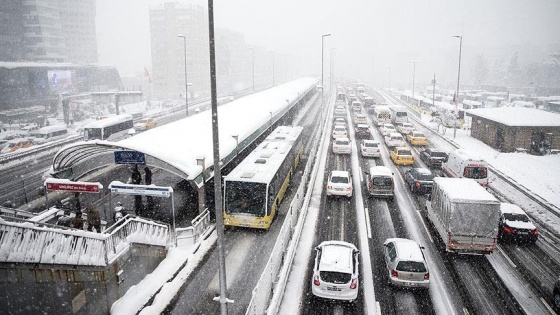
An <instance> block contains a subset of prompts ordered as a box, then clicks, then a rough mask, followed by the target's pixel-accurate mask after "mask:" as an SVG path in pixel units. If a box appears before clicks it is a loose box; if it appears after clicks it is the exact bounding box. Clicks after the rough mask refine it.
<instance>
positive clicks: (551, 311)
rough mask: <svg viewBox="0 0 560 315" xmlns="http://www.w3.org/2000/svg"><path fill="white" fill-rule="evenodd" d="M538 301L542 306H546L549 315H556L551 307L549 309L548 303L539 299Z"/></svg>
mask: <svg viewBox="0 0 560 315" xmlns="http://www.w3.org/2000/svg"><path fill="white" fill-rule="evenodd" d="M540 299H541V302H542V304H544V306H546V308H547V309H548V311H549V312H550V314H553V315H556V312H555V311H554V310H553V309H552V307H550V305H548V303H547V302H546V301H545V300H544V299H543V298H540Z"/></svg>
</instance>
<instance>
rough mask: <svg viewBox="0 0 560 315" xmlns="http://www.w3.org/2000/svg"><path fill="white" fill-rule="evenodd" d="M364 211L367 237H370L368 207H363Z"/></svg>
mask: <svg viewBox="0 0 560 315" xmlns="http://www.w3.org/2000/svg"><path fill="white" fill-rule="evenodd" d="M364 210H365V211H366V228H367V237H368V238H371V224H370V223H369V212H368V208H364Z"/></svg>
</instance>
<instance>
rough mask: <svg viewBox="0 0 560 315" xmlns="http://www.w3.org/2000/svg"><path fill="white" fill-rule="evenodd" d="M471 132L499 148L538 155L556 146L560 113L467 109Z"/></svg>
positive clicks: (558, 141)
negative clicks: (470, 120)
mask: <svg viewBox="0 0 560 315" xmlns="http://www.w3.org/2000/svg"><path fill="white" fill-rule="evenodd" d="M466 114H467V115H468V116H471V117H472V123H471V136H472V137H474V138H476V139H478V140H480V141H482V142H484V143H486V144H487V145H489V146H491V147H493V148H495V149H497V150H499V151H500V152H515V151H520V150H524V151H525V150H526V151H527V152H529V153H532V154H537V155H542V154H545V153H547V152H549V151H550V150H559V149H560V114H557V113H551V112H546V111H543V110H538V109H532V108H521V107H500V108H482V109H473V110H467V112H466Z"/></svg>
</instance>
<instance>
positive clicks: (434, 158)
mask: <svg viewBox="0 0 560 315" xmlns="http://www.w3.org/2000/svg"><path fill="white" fill-rule="evenodd" d="M420 159H421V160H422V161H424V163H426V165H427V166H428V167H429V168H441V164H442V163H443V162H445V161H446V160H447V153H446V152H445V151H442V150H435V149H430V148H427V149H425V150H423V151H422V152H420Z"/></svg>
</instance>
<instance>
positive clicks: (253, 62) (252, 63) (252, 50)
mask: <svg viewBox="0 0 560 315" xmlns="http://www.w3.org/2000/svg"><path fill="white" fill-rule="evenodd" d="M249 50H251V55H252V60H253V61H252V62H251V66H252V68H253V93H255V50H254V49H253V48H249Z"/></svg>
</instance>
